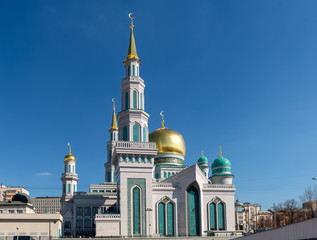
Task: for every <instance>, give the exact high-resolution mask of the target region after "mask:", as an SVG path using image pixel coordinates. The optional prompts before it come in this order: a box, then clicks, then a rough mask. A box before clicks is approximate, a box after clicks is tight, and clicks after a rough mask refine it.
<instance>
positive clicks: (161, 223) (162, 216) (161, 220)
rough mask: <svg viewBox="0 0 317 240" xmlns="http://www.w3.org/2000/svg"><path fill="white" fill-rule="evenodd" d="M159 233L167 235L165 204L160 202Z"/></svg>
mask: <svg viewBox="0 0 317 240" xmlns="http://www.w3.org/2000/svg"><path fill="white" fill-rule="evenodd" d="M158 208H159V233H160V234H161V235H165V204H164V203H162V202H161V203H159V206H158Z"/></svg>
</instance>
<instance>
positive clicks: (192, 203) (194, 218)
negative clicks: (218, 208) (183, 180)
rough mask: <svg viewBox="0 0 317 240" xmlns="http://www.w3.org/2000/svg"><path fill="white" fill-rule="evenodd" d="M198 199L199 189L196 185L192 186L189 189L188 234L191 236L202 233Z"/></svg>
mask: <svg viewBox="0 0 317 240" xmlns="http://www.w3.org/2000/svg"><path fill="white" fill-rule="evenodd" d="M198 200H199V198H198V191H197V190H196V189H195V188H194V187H191V188H190V189H189V190H188V221H189V222H188V226H189V231H188V234H189V235H190V236H197V235H199V234H200V227H199V203H198Z"/></svg>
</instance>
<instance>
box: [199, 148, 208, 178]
mask: <svg viewBox="0 0 317 240" xmlns="http://www.w3.org/2000/svg"><path fill="white" fill-rule="evenodd" d="M197 164H198V167H199V168H200V169H201V171H202V172H203V173H204V175H205V176H206V177H207V178H208V174H209V166H208V159H207V158H206V157H205V156H204V153H203V152H201V157H200V158H199V159H198V161H197Z"/></svg>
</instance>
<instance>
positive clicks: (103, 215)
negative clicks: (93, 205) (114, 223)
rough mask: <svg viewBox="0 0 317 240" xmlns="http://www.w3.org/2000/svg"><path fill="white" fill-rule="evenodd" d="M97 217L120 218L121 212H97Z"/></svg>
mask: <svg viewBox="0 0 317 240" xmlns="http://www.w3.org/2000/svg"><path fill="white" fill-rule="evenodd" d="M96 218H120V213H115V214H111V213H109V214H96V216H95V219H96Z"/></svg>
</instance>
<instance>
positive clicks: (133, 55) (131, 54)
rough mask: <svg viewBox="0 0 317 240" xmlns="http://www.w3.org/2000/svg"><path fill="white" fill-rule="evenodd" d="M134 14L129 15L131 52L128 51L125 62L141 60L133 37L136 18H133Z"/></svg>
mask: <svg viewBox="0 0 317 240" xmlns="http://www.w3.org/2000/svg"><path fill="white" fill-rule="evenodd" d="M132 14H133V13H129V18H130V19H131V25H130V28H131V33H130V43H129V50H128V56H127V57H126V59H125V60H124V62H126V61H128V60H129V59H137V60H140V59H139V58H138V54H137V53H136V45H135V40H134V35H133V28H134V26H133V19H134V18H135V17H132Z"/></svg>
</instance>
